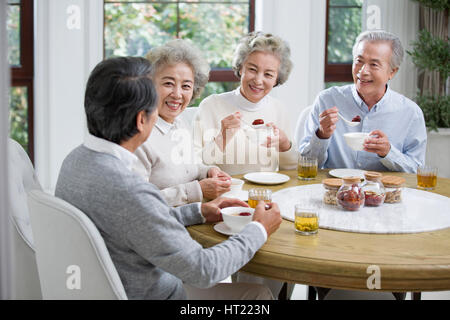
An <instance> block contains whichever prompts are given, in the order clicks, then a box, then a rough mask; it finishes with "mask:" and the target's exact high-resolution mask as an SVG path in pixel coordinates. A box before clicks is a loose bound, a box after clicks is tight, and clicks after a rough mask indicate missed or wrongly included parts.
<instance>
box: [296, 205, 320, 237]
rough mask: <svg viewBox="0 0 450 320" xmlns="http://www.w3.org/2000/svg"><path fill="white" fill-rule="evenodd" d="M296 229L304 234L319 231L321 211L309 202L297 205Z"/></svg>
mask: <svg viewBox="0 0 450 320" xmlns="http://www.w3.org/2000/svg"><path fill="white" fill-rule="evenodd" d="M294 225H295V231H297V232H298V233H300V234H302V235H312V234H316V233H317V232H318V231H319V212H318V209H317V208H314V207H313V206H311V205H308V203H307V202H306V203H299V204H296V205H295V223H294Z"/></svg>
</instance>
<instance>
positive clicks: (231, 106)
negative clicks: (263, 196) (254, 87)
mask: <svg viewBox="0 0 450 320" xmlns="http://www.w3.org/2000/svg"><path fill="white" fill-rule="evenodd" d="M236 111H240V112H241V113H242V115H243V118H242V119H243V120H244V121H245V122H246V123H249V124H252V122H253V121H254V120H255V119H263V120H264V122H265V123H269V122H273V123H274V124H275V125H276V126H277V127H278V128H280V129H281V130H283V131H284V132H285V133H286V135H287V136H288V138H289V140H290V141H292V143H293V138H292V137H293V134H292V130H291V124H290V119H289V116H288V114H287V112H286V109H285V107H284V106H283V105H282V104H281V103H280V101H278V100H276V99H274V98H272V97H271V96H269V95H267V96H265V97H264V98H263V99H262V100H261V101H259V102H258V103H252V102H250V101H248V100H247V99H245V98H244V97H243V96H242V95H241V94H240V89H239V88H237V89H236V90H234V91H230V92H226V93H222V94H213V95H211V96H209V97H207V98H206V99H204V100H203V101H202V102H201V103H200V106H199V110H198V113H197V116H196V118H195V121H194V132H193V136H194V148H195V152H196V153H197V154H198V156H199V157H202V159H203V162H204V163H205V164H209V165H217V166H218V167H219V168H221V169H222V170H223V171H225V172H227V173H228V174H230V175H235V174H244V173H248V172H257V171H278V170H289V169H294V168H295V167H296V165H297V153H296V147H295V146H294V145H292V147H291V149H290V150H289V151H287V152H281V153H279V152H277V151H276V150H275V148H269V149H268V148H266V147H263V146H261V144H262V143H264V142H265V139H264V138H263V137H264V135H261V136H258V134H256V133H255V131H252V130H245V129H244V128H241V129H239V130H238V131H237V132H236V134H235V135H234V137H233V139H232V140H231V141H230V142H228V144H227V146H226V149H225V152H222V151H221V150H220V148H219V147H218V146H217V144H216V142H215V140H214V138H215V137H216V136H217V135H218V134H219V132H220V127H221V120H222V119H223V118H225V117H227V116H228V115H230V114H232V113H234V112H236ZM258 137H259V138H258ZM255 138H256V139H255Z"/></svg>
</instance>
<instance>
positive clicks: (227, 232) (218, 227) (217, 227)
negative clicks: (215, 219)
mask: <svg viewBox="0 0 450 320" xmlns="http://www.w3.org/2000/svg"><path fill="white" fill-rule="evenodd" d="M213 228H214V230H216V231H217V232H218V233H221V234H224V235H226V236H234V235H235V234H237V232H233V231H231V229H230V228H228V226H227V225H226V224H225V222H219V223H218V224H215V225H214V227H213Z"/></svg>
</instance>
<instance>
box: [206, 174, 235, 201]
mask: <svg viewBox="0 0 450 320" xmlns="http://www.w3.org/2000/svg"><path fill="white" fill-rule="evenodd" d="M199 184H200V188H201V189H202V193H203V198H205V199H215V198H217V197H219V196H220V195H222V194H224V193H225V192H228V191H230V186H231V179H229V180H224V179H223V178H221V177H215V178H206V179H203V180H200V181H199Z"/></svg>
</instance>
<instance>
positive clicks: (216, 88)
mask: <svg viewBox="0 0 450 320" xmlns="http://www.w3.org/2000/svg"><path fill="white" fill-rule="evenodd" d="M238 86H239V82H208V84H207V85H206V86H205V90H203V92H202V95H201V96H200V97H198V98H197V99H196V100H195V101H194V102H193V103H192V106H198V105H199V104H200V102H201V101H202V100H203V99H205V98H206V97H207V96H210V95H212V94H213V93H223V92H228V91H232V90H234V89H236V88H237V87H238Z"/></svg>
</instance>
